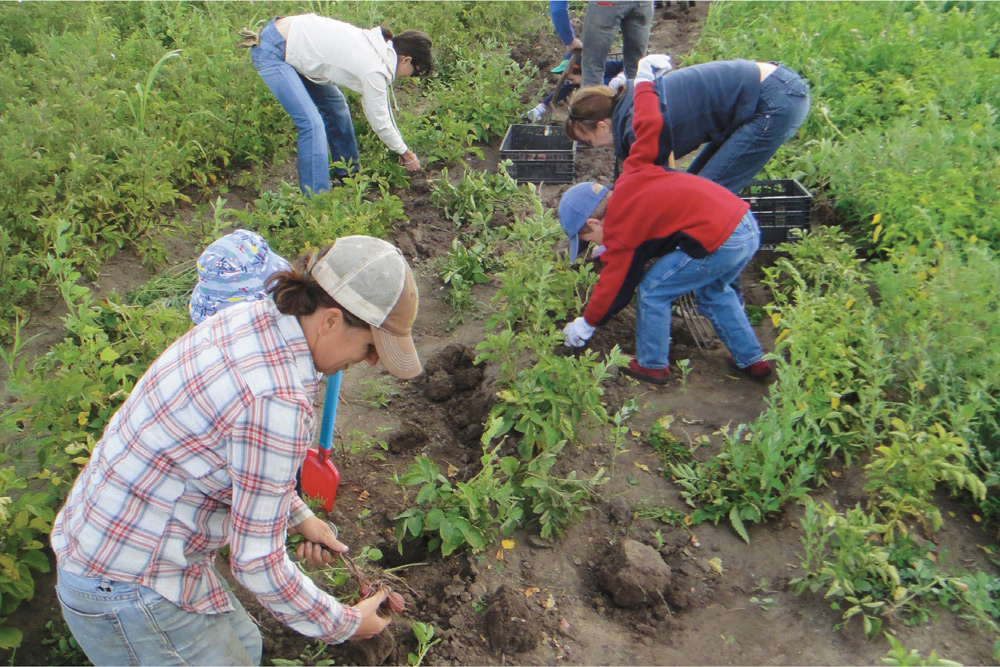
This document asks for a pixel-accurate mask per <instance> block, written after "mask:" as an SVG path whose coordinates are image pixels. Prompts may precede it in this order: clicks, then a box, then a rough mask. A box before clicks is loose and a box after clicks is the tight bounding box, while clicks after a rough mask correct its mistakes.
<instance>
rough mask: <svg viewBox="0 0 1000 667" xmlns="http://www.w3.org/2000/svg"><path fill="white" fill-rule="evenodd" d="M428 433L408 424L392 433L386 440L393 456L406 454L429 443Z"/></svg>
mask: <svg viewBox="0 0 1000 667" xmlns="http://www.w3.org/2000/svg"><path fill="white" fill-rule="evenodd" d="M427 440H428V436H427V432H426V431H424V430H423V429H422V428H420V427H419V426H416V425H415V424H406V425H405V426H402V427H401V428H399V429H397V430H395V431H393V432H392V434H390V435H389V437H388V438H387V440H386V444H387V445H388V446H389V451H390V452H392V453H393V454H406V453H409V452H411V451H413V450H414V449H416V448H417V447H420V446H421V445H423V444H424V443H425V442H427Z"/></svg>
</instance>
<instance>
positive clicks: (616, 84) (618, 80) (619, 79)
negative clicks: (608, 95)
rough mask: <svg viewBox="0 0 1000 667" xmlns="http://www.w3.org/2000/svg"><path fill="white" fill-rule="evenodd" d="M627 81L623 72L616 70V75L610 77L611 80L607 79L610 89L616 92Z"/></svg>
mask: <svg viewBox="0 0 1000 667" xmlns="http://www.w3.org/2000/svg"><path fill="white" fill-rule="evenodd" d="M627 82H628V79H627V78H626V77H625V72H618V76H616V77H615V78H613V79H611V81H608V85H609V86H611V90H613V91H615V92H617V91H619V90H621V88H622V86H624V85H625V84H626V83H627Z"/></svg>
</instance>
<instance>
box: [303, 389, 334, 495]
mask: <svg viewBox="0 0 1000 667" xmlns="http://www.w3.org/2000/svg"><path fill="white" fill-rule="evenodd" d="M339 398H340V372H339V371H338V372H336V373H334V374H333V375H331V376H330V377H329V378H327V380H326V398H325V399H323V419H322V421H321V423H320V427H319V449H312V448H310V449H309V451H308V452H306V460H305V462H304V463H303V464H302V491H303V492H304V493H305V494H306V495H307V496H309V497H310V498H316V499H318V500H322V501H323V509H325V510H326V511H328V512H329V511H330V510H332V509H333V501H334V499H335V498H336V497H337V485H338V484H340V473H339V472H338V471H337V466H335V465H333V461H331V460H330V448H331V447H333V423H334V421H336V419H337V400H338V399H339Z"/></svg>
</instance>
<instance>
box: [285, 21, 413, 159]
mask: <svg viewBox="0 0 1000 667" xmlns="http://www.w3.org/2000/svg"><path fill="white" fill-rule="evenodd" d="M286 18H287V21H288V38H287V39H286V44H285V62H286V63H288V64H289V65H291V66H292V67H294V68H295V70H296V71H297V72H298V73H299V74H301V75H302V76H304V77H306V78H307V79H309V80H310V81H313V82H315V83H319V84H331V85H336V86H346V87H347V88H349V89H350V90H353V91H354V92H356V93H358V94H360V95H361V108H362V109H363V110H364V113H365V118H367V119H368V123H369V124H370V125H371V126H372V129H373V130H375V134H377V135H378V137H379V139H381V140H382V142H383V143H384V144H385V145H386V146H388V147H389V150H391V151H393V152H395V153H399V154H400V155H402V154H403V153H405V152H406V151H407V147H406V142H404V141H403V136H402V135H401V134H400V133H399V128H397V127H396V121H395V118H393V115H392V108H391V106H390V102H389V88H390V86H391V85H392V82H393V80H394V79H395V78H396V51H395V50H394V49H393V48H392V42H391V41H390V42H387V41H385V39H384V38H383V37H382V29H381V28H377V27H376V28H371V29H370V30H363V29H361V28H358V27H356V26H353V25H351V24H350V23H344V22H343V21H338V20H336V19H331V18H327V17H325V16H319V15H317V14H299V15H296V16H289V17H286Z"/></svg>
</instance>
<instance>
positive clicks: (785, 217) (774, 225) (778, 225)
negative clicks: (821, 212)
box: [740, 178, 813, 250]
mask: <svg viewBox="0 0 1000 667" xmlns="http://www.w3.org/2000/svg"><path fill="white" fill-rule="evenodd" d="M740 197H741V198H742V199H743V201H745V202H747V203H748V204H750V210H751V211H753V214H754V217H755V218H757V222H758V223H759V224H760V247H761V249H762V250H773V249H774V248H775V246H777V245H778V244H779V243H784V242H786V241H794V240H795V239H794V238H789V235H788V230H789V229H805V230H808V229H809V224H810V218H811V215H812V199H813V196H812V194H810V193H809V191H808V190H806V189H805V188H804V187H802V184H801V183H799V182H798V181H796V180H794V179H790V178H785V179H780V180H773V181H754V182H752V183H751V184H750V185H748V186H746V187H745V188H743V191H742V192H740Z"/></svg>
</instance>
